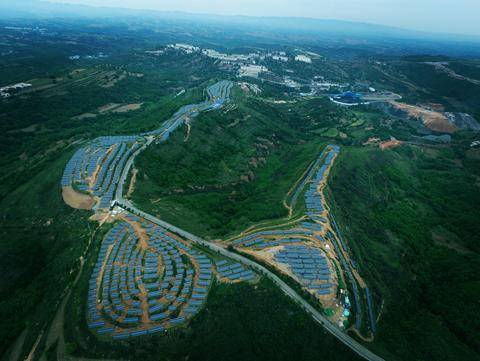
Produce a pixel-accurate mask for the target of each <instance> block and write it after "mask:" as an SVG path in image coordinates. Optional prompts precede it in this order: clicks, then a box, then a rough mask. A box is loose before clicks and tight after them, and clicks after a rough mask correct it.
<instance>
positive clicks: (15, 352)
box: [8, 328, 28, 361]
mask: <svg viewBox="0 0 480 361" xmlns="http://www.w3.org/2000/svg"><path fill="white" fill-rule="evenodd" d="M27 333H28V329H27V328H25V329H24V330H23V331H22V333H21V334H20V336H18V338H17V340H16V341H15V344H14V345H13V348H12V351H11V352H10V355H9V356H8V361H18V359H19V358H20V356H21V354H22V349H23V344H24V343H25V338H26V337H27Z"/></svg>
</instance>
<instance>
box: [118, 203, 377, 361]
mask: <svg viewBox="0 0 480 361" xmlns="http://www.w3.org/2000/svg"><path fill="white" fill-rule="evenodd" d="M116 204H117V205H118V206H120V207H122V208H124V209H126V208H128V209H129V210H130V211H131V212H132V213H135V214H137V215H138V216H141V217H143V218H145V219H147V220H149V221H150V222H153V223H155V224H158V225H159V226H161V227H163V228H165V229H168V230H169V231H171V232H173V233H176V234H178V235H180V236H182V237H184V238H186V239H189V240H191V241H193V242H195V243H198V244H200V245H202V246H204V247H208V248H209V249H211V250H212V251H215V252H218V253H220V254H221V255H223V256H226V257H229V258H231V259H234V260H236V261H238V262H241V263H243V264H245V265H247V266H250V267H251V268H253V269H255V270H256V271H258V272H260V273H261V274H263V275H265V276H266V277H268V278H269V279H271V280H272V281H273V282H274V283H275V284H276V285H277V286H278V287H280V289H281V290H282V291H283V292H284V293H285V294H286V295H287V296H289V297H290V298H292V299H293V300H295V301H296V302H297V303H298V304H300V306H302V308H303V309H304V310H305V311H306V312H308V313H309V314H310V315H311V316H312V317H313V319H314V320H315V321H317V322H318V323H320V324H321V325H322V326H323V327H324V328H325V329H326V330H327V331H328V332H329V333H331V334H332V335H333V336H335V337H336V338H337V339H338V340H340V341H341V342H342V343H344V344H345V345H346V346H348V347H349V348H350V349H351V350H353V351H354V352H356V353H357V354H358V355H360V356H362V357H363V358H365V359H366V360H369V361H383V359H382V358H381V357H379V356H377V355H376V354H374V353H373V352H371V351H370V350H368V349H367V348H366V347H364V346H363V345H361V344H360V343H358V342H357V341H355V340H354V339H353V338H352V337H350V336H349V335H347V334H346V333H344V332H343V331H341V330H340V329H339V328H337V327H336V326H335V325H333V324H332V323H331V322H330V321H328V319H326V318H325V317H324V316H323V315H322V314H321V313H320V312H319V311H317V310H316V309H315V308H313V307H312V306H311V305H310V304H309V303H308V302H307V301H305V300H304V299H303V298H302V297H301V296H300V295H299V294H298V293H296V292H295V291H294V290H293V289H292V288H291V287H290V286H289V285H287V284H286V283H285V282H284V281H282V279H281V278H280V277H278V276H277V275H275V274H274V273H272V272H270V271H269V270H268V269H266V268H265V267H263V266H262V265H260V264H258V263H256V262H254V261H252V260H250V259H248V258H246V257H243V256H241V255H239V254H237V253H233V252H230V251H228V250H227V249H225V248H224V247H222V246H220V245H218V244H215V243H212V242H209V241H206V240H204V239H202V238H200V237H197V236H195V235H193V234H191V233H189V232H187V231H184V230H183V229H180V228H178V227H176V226H174V225H172V224H170V223H167V222H165V221H162V220H161V219H158V218H156V217H154V216H152V215H151V214H148V213H145V212H143V211H141V210H140V209H138V208H136V207H135V206H134V205H133V204H132V203H131V202H129V201H128V200H124V199H121V198H120V199H118V200H117V201H116Z"/></svg>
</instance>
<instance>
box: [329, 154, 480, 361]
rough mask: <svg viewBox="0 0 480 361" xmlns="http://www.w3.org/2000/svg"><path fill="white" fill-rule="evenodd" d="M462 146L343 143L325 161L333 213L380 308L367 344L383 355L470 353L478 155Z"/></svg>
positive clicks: (476, 290) (477, 290)
mask: <svg viewBox="0 0 480 361" xmlns="http://www.w3.org/2000/svg"><path fill="white" fill-rule="evenodd" d="M469 152H470V151H467V149H466V148H462V147H460V146H458V147H454V148H453V149H452V148H448V147H445V148H418V147H410V146H403V147H400V148H395V149H393V150H388V151H381V150H379V149H372V148H364V149H358V148H349V149H348V148H347V149H344V150H343V152H342V154H341V155H340V158H339V160H338V161H337V163H336V166H335V167H334V168H333V173H332V178H331V182H330V185H329V190H330V198H331V199H332V200H333V204H334V211H335V214H336V215H337V218H339V221H340V223H341V224H343V225H345V227H344V229H345V230H346V235H347V238H348V239H349V240H350V245H351V248H352V249H353V252H354V257H355V259H357V260H358V261H359V264H360V273H361V274H362V275H364V276H365V277H366V279H367V280H368V283H369V285H370V287H371V288H372V289H373V291H374V295H375V297H374V300H375V303H376V309H377V310H380V309H381V310H382V311H381V316H380V320H379V332H378V335H377V337H376V340H375V342H374V344H373V347H374V348H375V349H377V350H378V351H379V352H381V353H382V354H384V355H386V356H387V357H386V358H387V359H389V360H412V359H418V360H423V359H427V358H428V359H431V360H474V359H475V360H476V359H479V351H480V348H479V347H480V343H479V342H478V337H476V334H477V332H476V330H478V328H479V327H480V318H479V316H478V312H477V307H476V306H475V302H474V300H475V299H478V297H479V295H480V283H479V282H478V277H476V274H477V272H478V269H480V257H479V255H478V253H479V250H480V249H479V247H478V245H479V244H480V243H479V241H480V240H479V234H480V232H479V231H480V229H479V226H480V224H479V222H478V219H480V213H479V209H478V206H477V205H478V204H480V196H479V183H478V176H475V175H474V174H472V171H471V169H473V167H478V166H479V163H478V158H476V163H475V164H472V162H474V161H473V160H472V158H473V157H472V155H471V154H470V153H469ZM476 152H477V153H478V150H477V151H476ZM467 155H468V159H469V163H465V160H466V159H467Z"/></svg>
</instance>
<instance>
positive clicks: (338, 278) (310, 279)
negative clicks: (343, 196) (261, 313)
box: [231, 145, 376, 334]
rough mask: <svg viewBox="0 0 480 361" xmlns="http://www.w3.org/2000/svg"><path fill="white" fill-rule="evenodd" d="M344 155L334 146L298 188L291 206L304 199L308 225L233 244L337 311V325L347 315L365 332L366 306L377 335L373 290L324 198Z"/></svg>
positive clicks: (253, 234) (370, 328)
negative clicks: (359, 270) (357, 268)
mask: <svg viewBox="0 0 480 361" xmlns="http://www.w3.org/2000/svg"><path fill="white" fill-rule="evenodd" d="M339 152H340V147H339V146H337V145H329V146H328V147H327V148H326V149H325V151H324V152H322V154H321V155H320V156H319V157H318V158H317V160H316V161H315V162H314V163H313V164H312V165H311V166H310V167H309V169H308V170H307V171H306V172H305V176H304V178H303V179H302V180H301V182H299V185H298V186H297V187H296V188H295V191H294V193H293V196H292V202H296V201H297V197H298V195H299V194H304V198H305V207H306V210H305V216H304V217H303V219H304V221H302V222H300V223H298V224H296V225H295V226H294V227H293V228H289V229H273V230H261V231H258V232H254V231H253V232H250V233H249V234H248V235H243V236H242V237H241V238H238V239H235V240H233V241H231V243H232V245H234V246H235V247H237V248H238V249H239V250H240V251H244V252H246V253H248V254H251V255H253V256H256V257H259V258H260V259H262V260H264V261H266V262H268V263H270V264H272V265H273V266H275V267H276V268H278V269H279V270H280V271H281V272H283V273H285V274H287V275H289V276H291V277H292V278H293V279H294V280H295V281H296V282H298V283H299V284H301V285H302V287H303V288H304V289H305V290H307V291H308V292H309V293H311V294H313V295H314V296H315V297H316V298H317V299H318V300H319V302H320V303H321V304H322V305H323V306H324V307H325V308H329V309H332V310H333V312H334V314H335V316H334V317H332V321H333V322H338V323H339V326H341V327H344V321H346V320H348V316H350V314H354V315H355V323H354V327H355V328H356V329H357V330H359V331H360V330H361V329H362V326H363V324H362V322H364V321H362V314H363V311H362V308H363V307H364V306H363V304H366V307H367V308H368V316H369V320H368V321H367V322H368V323H367V324H366V325H365V326H366V328H367V329H368V331H369V333H371V334H374V333H375V331H376V314H375V311H374V309H373V304H372V302H371V299H370V294H369V290H368V287H367V286H366V285H365V282H364V281H363V279H361V278H360V276H359V275H358V273H357V272H355V261H354V260H353V259H351V250H350V249H349V247H348V245H347V243H346V241H345V240H344V238H343V237H342V233H341V231H340V229H339V227H338V225H337V222H336V221H335V218H334V216H333V214H332V213H331V211H330V208H329V207H328V205H327V202H326V200H325V196H324V194H323V189H324V187H325V186H326V183H327V177H328V174H329V171H330V168H331V167H332V166H333V162H334V160H335V158H336V157H337V155H338V153H339ZM345 283H347V284H348V287H347V289H348V290H349V291H346V290H345V289H344V288H345V287H344V286H342V287H339V285H340V284H342V285H343V284H345ZM359 284H361V285H362V287H359ZM350 295H352V296H353V297H350V298H352V301H350V298H349V296H350ZM364 297H366V298H365V299H366V303H365V301H364ZM339 305H340V307H339Z"/></svg>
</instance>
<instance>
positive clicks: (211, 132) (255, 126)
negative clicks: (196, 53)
mask: <svg viewBox="0 0 480 361" xmlns="http://www.w3.org/2000/svg"><path fill="white" fill-rule="evenodd" d="M235 102H236V107H237V108H236V109H235V110H232V111H229V112H224V113H218V112H216V113H215V112H212V113H207V114H203V115H201V116H200V117H199V118H198V119H196V120H195V122H194V123H193V124H192V128H191V132H190V135H189V137H188V139H187V138H186V135H185V133H183V132H180V131H179V132H176V133H174V134H173V135H172V137H171V138H170V139H169V140H168V142H166V143H165V144H159V145H154V146H152V147H150V148H149V149H147V150H146V151H145V152H143V153H142V154H141V155H140V156H139V157H138V159H137V160H136V167H137V168H138V169H139V173H138V176H137V183H136V187H135V192H134V194H133V200H134V201H135V202H136V203H138V204H139V205H140V206H141V207H142V208H144V209H146V210H148V211H150V212H153V213H156V214H159V215H160V216H161V217H162V218H164V219H165V220H167V221H170V222H172V223H174V224H177V225H179V226H180V227H184V228H185V229H188V230H191V231H192V232H195V233H197V234H199V235H202V236H208V237H224V236H225V235H228V234H234V233H235V232H238V231H240V230H242V229H244V228H245V227H247V226H249V225H251V224H252V223H256V222H259V221H262V220H266V219H275V218H280V217H284V216H286V215H287V214H288V212H287V209H286V208H285V207H284V205H283V203H282V201H283V199H284V197H285V195H286V193H287V192H288V190H289V189H290V188H291V187H292V185H293V184H294V183H295V181H296V180H297V179H299V178H300V176H301V175H302V173H303V172H304V171H305V170H306V169H307V167H308V164H309V163H310V162H312V160H313V159H315V158H316V157H317V156H318V154H319V153H320V151H321V150H322V149H323V147H324V146H325V144H327V142H328V140H329V139H328V138H324V137H320V136H318V135H317V134H316V132H315V130H317V131H318V130H319V129H323V130H325V129H326V128H325V126H326V127H327V128H328V126H334V125H335V124H336V123H338V121H339V118H340V116H341V114H342V112H338V113H334V112H333V111H332V107H331V105H330V104H329V103H328V102H326V101H325V100H314V101H308V102H304V103H302V102H301V103H298V104H292V105H288V106H273V105H270V104H268V103H266V102H263V101H261V100H259V99H255V98H247V99H243V98H242V97H241V96H238V97H237V98H236V100H235ZM307 117H308V120H306V119H307ZM345 127H347V125H345Z"/></svg>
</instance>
